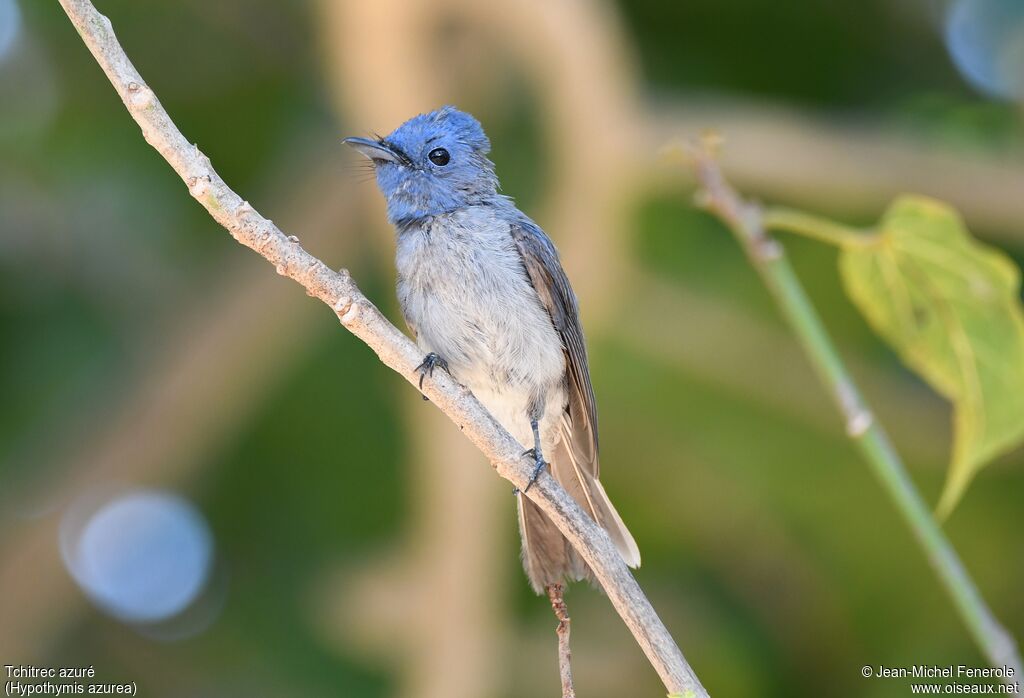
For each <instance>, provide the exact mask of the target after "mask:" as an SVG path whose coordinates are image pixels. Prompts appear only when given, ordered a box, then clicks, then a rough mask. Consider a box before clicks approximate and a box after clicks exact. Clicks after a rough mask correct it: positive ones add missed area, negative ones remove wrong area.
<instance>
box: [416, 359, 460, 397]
mask: <svg viewBox="0 0 1024 698" xmlns="http://www.w3.org/2000/svg"><path fill="white" fill-rule="evenodd" d="M435 368H442V369H444V372H445V373H447V374H448V375H449V376H450V375H451V374H452V373H451V371H449V370H448V362H447V361H445V360H444V359H442V358H441V357H440V356H438V355H437V354H435V353H434V352H430V353H429V354H427V355H426V356H424V357H423V362H422V363H420V365H419V366H417V367H416V372H417V373H419V374H420V390H423V378H424V377H425V376H427V375H429V376H431V377H433V376H434V369H435ZM423 399H424V400H426V399H427V396H426V395H424V396H423Z"/></svg>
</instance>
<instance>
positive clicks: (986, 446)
mask: <svg viewBox="0 0 1024 698" xmlns="http://www.w3.org/2000/svg"><path fill="white" fill-rule="evenodd" d="M871 240H872V242H871V244H868V245H863V244H861V245H852V244H851V245H844V246H843V247H842V251H841V253H840V258H839V269H840V273H841V275H842V278H843V283H844V285H845V287H846V292H847V293H848V294H849V296H850V298H851V299H852V300H853V302H854V303H855V304H856V305H857V307H858V308H859V309H860V311H861V312H862V313H863V314H864V316H865V317H866V318H867V320H868V322H869V323H870V324H871V326H872V327H873V328H874V329H875V331H877V332H878V333H879V334H880V335H881V336H882V337H883V338H884V339H885V340H886V341H887V342H888V343H889V344H891V345H892V347H893V348H894V349H895V350H896V352H897V353H898V354H899V355H900V357H901V358H902V359H903V361H904V362H905V363H906V364H907V365H908V366H909V367H910V368H911V369H912V370H914V371H915V372H916V373H918V374H919V375H921V376H922V377H923V378H924V379H925V380H926V381H927V382H928V383H929V384H930V385H931V386H932V387H933V388H934V389H935V390H936V391H938V392H939V393H941V394H942V395H944V396H945V397H946V398H947V399H949V400H950V401H951V402H952V403H953V412H954V414H953V432H954V433H953V455H952V462H951V464H950V469H949V473H948V475H947V477H946V485H945V488H944V490H943V493H942V497H941V498H940V500H939V506H938V515H939V516H940V518H945V517H946V516H947V515H948V514H949V513H950V512H951V511H952V510H953V508H954V507H955V506H956V504H957V502H958V501H959V500H960V497H961V496H962V495H963V493H964V490H965V489H966V488H967V485H968V484H969V483H970V481H971V479H972V478H973V477H974V474H975V473H976V472H977V471H978V469H979V468H981V467H982V466H983V465H985V463H986V462H988V461H989V460H991V459H992V458H994V457H996V456H998V455H999V454H1001V453H1003V452H1005V451H1007V450H1009V449H1010V448H1012V447H1014V446H1015V445H1017V444H1018V443H1019V442H1020V441H1021V439H1022V437H1024V314H1022V309H1021V303H1020V271H1019V270H1018V269H1017V267H1016V266H1015V265H1014V264H1013V262H1012V261H1010V259H1009V258H1008V257H1007V256H1006V255H1004V254H1003V253H1002V252H1000V251H998V250H995V249H993V248H991V247H988V246H986V245H983V244H981V243H980V242H978V241H977V240H975V239H974V238H973V237H971V235H970V233H969V232H968V231H967V229H966V227H965V226H964V224H963V221H962V220H961V218H960V216H959V215H958V214H957V212H956V211H955V210H953V209H952V208H951V207H949V206H947V205H946V204H943V203H942V202H940V201H935V200H932V199H928V198H924V197H920V196H903V197H901V198H899V199H897V200H896V201H895V202H894V203H893V204H892V205H891V206H890V207H889V209H888V210H887V211H886V213H885V215H884V216H883V217H882V220H881V223H880V225H879V227H878V230H877V235H876V236H873V237H872V238H871Z"/></svg>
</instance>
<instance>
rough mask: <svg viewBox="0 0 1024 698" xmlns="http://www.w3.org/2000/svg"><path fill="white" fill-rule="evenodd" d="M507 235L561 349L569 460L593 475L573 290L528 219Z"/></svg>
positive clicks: (585, 374) (593, 441) (593, 422)
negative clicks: (549, 318) (567, 395)
mask: <svg viewBox="0 0 1024 698" xmlns="http://www.w3.org/2000/svg"><path fill="white" fill-rule="evenodd" d="M511 232H512V239H513V240H514V241H515V244H516V247H517V248H518V249H519V254H520V256H521V257H522V260H523V267H525V269H526V273H527V275H528V276H529V278H530V282H531V283H532V284H533V288H534V290H536V292H537V296H538V298H540V302H541V305H543V306H544V308H545V309H546V310H547V311H548V314H549V315H550V316H551V322H552V323H553V324H554V326H555V330H556V331H557V332H558V335H559V337H560V338H561V340H562V348H563V349H564V350H565V363H566V369H567V374H568V376H567V383H568V386H567V387H568V391H569V422H570V424H569V425H568V426H570V428H569V429H566V430H565V431H568V432H569V433H568V434H565V436H569V437H570V439H571V444H567V446H569V447H570V450H571V451H572V453H573V455H574V456H575V458H574V460H576V461H577V464H578V465H581V466H584V467H585V468H586V469H587V470H588V472H589V473H590V474H591V475H593V477H595V478H596V477H597V476H598V459H597V452H598V440H597V406H596V404H595V402H594V389H593V387H592V386H591V384H590V369H589V368H588V367H587V346H586V343H585V342H584V339H583V328H582V327H581V326H580V317H579V307H578V305H577V303H576V294H575V293H573V290H572V287H571V286H570V285H569V279H568V277H566V275H565V271H564V270H563V269H562V264H561V262H560V261H559V260H558V251H557V250H556V249H555V246H554V244H552V242H551V240H550V239H548V236H547V235H545V234H544V231H543V230H541V229H540V227H538V226H537V224H535V223H534V222H533V221H530V220H528V219H527V220H524V221H518V222H516V223H513V224H512V231H511Z"/></svg>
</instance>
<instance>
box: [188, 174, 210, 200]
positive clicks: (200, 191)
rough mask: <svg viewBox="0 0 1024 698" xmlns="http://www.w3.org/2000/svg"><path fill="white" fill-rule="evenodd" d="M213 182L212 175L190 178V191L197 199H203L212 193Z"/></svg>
mask: <svg viewBox="0 0 1024 698" xmlns="http://www.w3.org/2000/svg"><path fill="white" fill-rule="evenodd" d="M212 181H213V180H212V179H211V178H210V175H200V176H193V177H189V178H188V191H189V193H190V194H191V195H192V197H193V198H195V199H201V198H203V197H204V196H206V195H207V194H209V193H210V182H212Z"/></svg>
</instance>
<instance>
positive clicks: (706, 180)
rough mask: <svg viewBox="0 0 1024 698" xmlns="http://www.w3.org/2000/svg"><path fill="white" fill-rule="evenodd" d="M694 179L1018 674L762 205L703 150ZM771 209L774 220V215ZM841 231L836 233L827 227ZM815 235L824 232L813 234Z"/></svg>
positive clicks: (991, 643)
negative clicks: (771, 232)
mask: <svg viewBox="0 0 1024 698" xmlns="http://www.w3.org/2000/svg"><path fill="white" fill-rule="evenodd" d="M695 167H696V170H697V175H698V180H699V181H700V183H701V186H702V188H703V192H702V197H701V198H702V201H703V202H704V203H705V204H706V205H707V207H708V208H709V209H710V210H711V211H712V212H714V213H715V214H716V215H717V216H718V217H719V218H721V219H722V220H723V221H724V222H725V223H726V224H727V225H728V226H729V228H730V229H731V230H732V231H733V233H734V234H735V235H736V237H737V239H738V240H739V242H740V244H741V245H742V246H743V249H744V251H745V252H746V253H747V256H748V257H749V259H750V261H751V263H752V264H753V265H754V267H755V268H756V269H757V271H758V273H759V274H760V276H761V278H762V280H763V281H764V282H765V285H766V286H767V287H768V289H769V291H770V292H771V294H772V296H773V297H774V298H775V301H776V303H777V304H778V307H779V309H780V311H781V312H782V314H783V316H784V317H785V319H786V321H787V322H788V323H789V325H790V327H791V328H792V329H793V332H794V334H795V335H796V337H797V339H798V340H799V342H800V344H801V346H802V347H803V349H804V351H805V352H806V353H807V356H808V358H809V359H810V361H811V363H812V365H813V366H814V369H815V372H816V373H817V374H818V377H819V378H820V379H821V381H822V382H823V383H824V384H825V387H826V388H827V390H828V392H829V394H830V396H831V397H832V399H833V401H834V402H835V403H836V405H837V406H838V408H839V410H840V412H841V413H842V414H843V416H844V418H845V420H846V429H847V433H848V434H849V436H850V438H851V439H853V440H854V442H855V443H856V445H857V447H858V449H859V450H860V452H861V454H862V455H863V457H864V459H865V460H866V461H867V463H868V465H869V466H870V467H871V469H872V470H873V471H874V473H875V475H876V476H877V477H878V479H879V481H880V482H881V484H882V486H883V488H884V489H885V491H886V492H887V493H888V494H889V496H890V497H891V498H892V501H893V503H894V504H895V505H896V508H897V509H898V510H899V512H900V514H901V515H902V516H903V519H904V520H905V521H906V523H907V525H908V526H909V527H910V530H911V531H912V532H913V534H914V537H915V538H916V539H917V541H918V543H919V544H920V546H921V547H922V548H923V550H924V552H925V555H926V556H927V558H928V561H929V563H930V564H931V566H932V568H933V569H934V570H935V573H936V574H937V575H938V577H939V580H940V581H941V583H942V584H943V586H944V587H945V588H946V591H947V592H948V593H949V595H950V597H951V599H952V601H953V605H954V606H955V607H956V609H957V611H958V612H959V613H960V617H961V618H962V619H963V621H964V624H965V625H966V626H967V628H968V630H969V632H970V634H971V637H972V638H973V639H974V641H975V642H976V643H977V645H978V647H979V648H980V649H981V651H982V654H983V655H984V656H985V658H986V659H987V660H988V662H989V664H990V665H991V666H994V667H1001V666H1004V665H1005V666H1010V667H1013V669H1014V672H1013V675H1014V677H1016V680H1019V679H1020V676H1021V674H1022V670H1024V666H1022V662H1021V658H1020V654H1019V653H1018V651H1017V647H1016V643H1015V642H1014V639H1013V637H1012V636H1011V635H1010V634H1009V633H1008V632H1007V631H1006V629H1005V628H1003V626H1002V625H1000V623H999V622H998V621H997V620H996V618H995V616H994V615H993V614H992V611H991V610H990V609H989V607H988V606H987V605H986V603H985V600H984V599H983V598H982V597H981V594H980V593H979V592H978V588H977V586H976V585H975V584H974V581H973V580H972V579H971V577H970V575H969V574H968V573H967V570H966V569H965V568H964V566H963V563H962V562H961V561H960V558H959V557H958V556H957V553H956V550H954V548H953V546H952V545H951V544H950V543H949V541H948V540H947V539H946V537H945V535H943V533H942V530H941V529H940V528H939V525H938V523H936V521H935V518H934V517H933V516H932V513H931V511H930V510H929V508H928V506H927V505H926V504H925V502H924V499H923V498H922V497H921V495H920V493H919V492H918V491H917V489H916V488H915V487H914V484H913V482H912V481H911V479H910V477H909V476H908V474H907V470H906V468H905V467H904V465H903V462H902V461H901V460H900V457H899V454H897V453H896V451H895V449H894V448H893V447H892V445H891V444H890V442H889V438H888V436H887V435H886V433H885V430H884V429H883V428H882V425H881V424H879V423H878V421H877V420H876V419H875V418H874V416H873V415H872V413H871V411H870V410H869V409H868V407H867V405H866V403H865V402H864V399H863V398H862V397H861V395H860V392H859V391H858V390H857V386H856V385H855V384H854V382H853V379H852V378H851V376H850V374H849V372H848V371H847V370H846V367H845V366H844V364H843V361H842V359H841V358H840V356H839V352H838V351H837V350H836V348H835V346H834V345H833V344H832V340H831V339H830V338H829V336H828V333H827V332H826V330H825V327H824V325H823V323H822V322H821V319H820V318H819V317H818V314H817V312H816V311H815V310H814V306H813V305H812V304H811V301H810V299H809V298H808V296H807V293H806V292H805V291H804V289H803V286H802V285H801V284H800V280H799V279H798V278H797V276H796V273H795V272H794V271H793V268H792V266H790V264H789V261H788V260H787V259H786V255H785V251H784V250H783V248H782V246H781V245H780V244H779V243H778V242H776V241H775V240H773V239H772V238H770V237H768V235H767V234H766V233H765V225H764V223H763V219H762V213H761V211H760V210H759V209H758V208H756V207H755V206H753V205H751V204H750V203H748V202H746V201H744V200H743V199H742V198H740V196H739V195H738V194H737V193H736V191H735V190H734V189H733V188H732V187H731V186H730V185H729V183H728V182H727V181H726V180H725V178H724V177H723V176H722V173H721V170H720V169H719V168H718V165H717V163H716V162H715V161H714V160H713V159H712V158H711V157H710V156H709V155H707V154H706V153H699V154H698V155H697V157H696V159H695ZM782 220H785V221H786V222H787V223H789V224H790V227H792V226H793V225H794V224H795V223H797V222H799V223H800V226H801V227H806V226H804V224H805V223H806V220H813V218H812V217H806V220H805V219H804V217H803V215H802V214H799V215H798V216H797V217H792V216H789V215H787V216H785V217H783V218H782ZM778 221H779V217H778V216H776V219H775V222H776V223H778ZM811 227H813V228H814V229H815V230H817V231H819V232H821V231H824V230H829V231H830V232H829V233H828V237H830V238H831V240H830V241H835V240H838V239H840V238H843V239H845V238H844V237H843V236H846V235H847V234H848V232H849V229H845V230H843V229H842V226H835V227H834V228H832V227H831V226H821V225H819V221H816V220H814V222H813V226H811ZM839 231H841V232H840V234H839V235H832V233H836V232H839ZM816 236H818V237H825V236H820V235H816Z"/></svg>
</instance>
